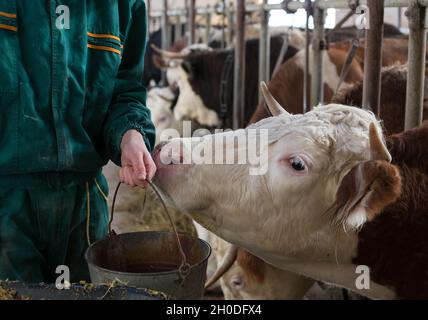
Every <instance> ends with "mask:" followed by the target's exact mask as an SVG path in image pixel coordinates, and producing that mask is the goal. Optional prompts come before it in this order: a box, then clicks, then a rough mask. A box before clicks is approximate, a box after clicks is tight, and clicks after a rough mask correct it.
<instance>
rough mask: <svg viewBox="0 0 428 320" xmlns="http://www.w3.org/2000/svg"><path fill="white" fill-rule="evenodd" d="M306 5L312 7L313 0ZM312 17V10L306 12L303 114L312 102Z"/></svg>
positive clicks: (308, 0) (307, 1)
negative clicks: (310, 89) (310, 73)
mask: <svg viewBox="0 0 428 320" xmlns="http://www.w3.org/2000/svg"><path fill="white" fill-rule="evenodd" d="M306 5H307V6H310V5H311V0H306ZM310 17H311V13H310V10H306V24H305V40H306V43H305V71H304V73H303V113H306V112H307V111H309V109H310V107H309V104H310V103H309V100H310V92H309V88H310V85H309V68H310V58H309V51H310V40H311V36H310V30H309V18H310Z"/></svg>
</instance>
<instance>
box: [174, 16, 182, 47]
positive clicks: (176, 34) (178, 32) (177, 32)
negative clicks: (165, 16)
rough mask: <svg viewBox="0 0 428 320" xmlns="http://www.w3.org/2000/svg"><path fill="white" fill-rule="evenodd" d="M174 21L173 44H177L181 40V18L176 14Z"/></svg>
mask: <svg viewBox="0 0 428 320" xmlns="http://www.w3.org/2000/svg"><path fill="white" fill-rule="evenodd" d="M175 19H176V20H175V32H174V42H177V41H178V40H180V39H181V16H180V15H179V14H177V15H176V16H175Z"/></svg>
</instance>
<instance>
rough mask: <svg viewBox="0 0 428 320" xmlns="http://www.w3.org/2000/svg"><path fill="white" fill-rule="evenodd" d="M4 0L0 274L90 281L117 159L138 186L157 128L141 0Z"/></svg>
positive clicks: (0, 2) (0, 20)
mask: <svg viewBox="0 0 428 320" xmlns="http://www.w3.org/2000/svg"><path fill="white" fill-rule="evenodd" d="M60 3H62V4H63V5H58V1H54V0H44V1H41V0H40V1H28V0H12V1H11V0H0V279H9V280H20V281H25V282H31V283H37V282H41V281H44V282H54V281H55V279H56V278H57V277H58V276H59V274H56V273H55V271H56V268H57V267H58V266H60V265H65V266H67V267H68V268H69V270H70V274H71V279H70V281H72V282H74V281H79V280H88V268H87V265H86V262H85V259H84V253H85V250H86V249H87V247H88V245H89V244H90V243H93V242H94V241H96V240H99V239H102V238H104V237H105V236H106V234H107V223H108V210H107V202H106V197H107V193H108V188H107V183H106V180H105V178H104V176H103V175H102V173H101V168H102V167H103V166H104V165H105V164H106V163H107V162H108V160H109V159H111V160H113V161H114V162H115V163H116V164H118V165H120V166H121V170H120V179H121V181H123V182H125V183H127V184H129V185H131V186H137V185H138V186H143V187H144V186H146V183H147V181H146V179H147V180H150V179H151V178H152V177H153V175H154V173H155V171H156V168H155V165H154V163H153V160H152V158H151V156H150V151H151V149H152V147H153V144H154V140H155V130H154V127H153V124H152V123H151V121H150V112H149V110H148V109H147V107H146V91H145V89H144V87H143V86H142V85H141V78H142V72H143V59H144V52H145V46H146V32H147V18H146V7H145V4H144V1H143V0H115V1H82V0H67V1H65V0H64V1H60Z"/></svg>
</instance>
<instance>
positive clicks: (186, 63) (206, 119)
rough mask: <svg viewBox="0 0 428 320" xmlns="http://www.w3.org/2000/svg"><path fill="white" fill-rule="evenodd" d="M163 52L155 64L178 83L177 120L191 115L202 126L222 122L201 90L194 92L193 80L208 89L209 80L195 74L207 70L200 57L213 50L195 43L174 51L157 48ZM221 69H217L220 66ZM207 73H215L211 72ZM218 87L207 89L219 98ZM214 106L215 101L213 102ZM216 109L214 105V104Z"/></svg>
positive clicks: (176, 84) (160, 52)
mask: <svg viewBox="0 0 428 320" xmlns="http://www.w3.org/2000/svg"><path fill="white" fill-rule="evenodd" d="M154 49H155V50H157V51H158V53H159V54H160V55H161V56H157V57H155V58H154V59H155V65H157V66H158V67H159V68H162V69H165V70H166V77H167V80H168V83H169V85H170V86H171V87H177V88H178V89H179V91H180V94H179V96H178V100H177V103H176V106H175V108H174V116H175V119H176V121H183V120H184V119H191V120H194V121H196V122H198V123H200V124H201V125H202V126H207V127H217V126H219V125H220V119H219V117H218V115H217V113H216V112H215V111H213V110H210V109H209V108H208V107H207V105H206V104H207V103H206V101H203V98H202V97H201V93H200V92H198V93H199V94H198V93H196V92H195V89H194V87H193V83H198V85H199V86H200V87H198V88H197V89H196V90H197V91H199V89H204V91H207V88H208V87H209V86H208V87H207V84H206V83H205V82H204V81H195V82H193V80H195V76H200V75H201V74H203V73H206V70H201V69H200V68H198V66H200V64H199V63H198V61H200V59H201V57H205V56H207V55H210V53H212V49H211V48H209V47H207V46H205V45H192V46H189V47H187V48H185V49H183V50H182V51H181V52H180V53H173V52H168V51H164V50H161V49H159V48H154ZM217 71H218V70H217ZM208 74H212V72H211V73H208ZM213 90H215V89H214V88H212V87H209V89H208V91H207V92H209V93H210V95H211V96H213V97H214V100H215V99H216V98H215V97H216V95H215V93H213ZM213 106H215V102H214V104H213ZM212 109H215V108H212Z"/></svg>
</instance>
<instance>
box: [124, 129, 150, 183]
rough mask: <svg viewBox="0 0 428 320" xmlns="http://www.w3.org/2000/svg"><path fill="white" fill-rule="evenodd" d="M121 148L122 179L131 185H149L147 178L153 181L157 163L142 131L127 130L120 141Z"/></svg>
mask: <svg viewBox="0 0 428 320" xmlns="http://www.w3.org/2000/svg"><path fill="white" fill-rule="evenodd" d="M120 150H121V162H122V168H121V169H120V170H119V179H120V181H121V182H123V183H125V184H127V185H129V186H131V187H136V186H140V187H144V188H145V187H147V184H148V183H147V180H149V181H151V180H152V179H153V176H154V175H155V173H156V165H155V163H154V161H153V159H152V156H151V155H150V152H149V151H148V150H147V147H146V144H145V143H144V139H143V136H142V135H141V133H140V132H138V131H137V130H129V131H127V132H126V133H125V134H124V135H123V138H122V141H121V143H120Z"/></svg>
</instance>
